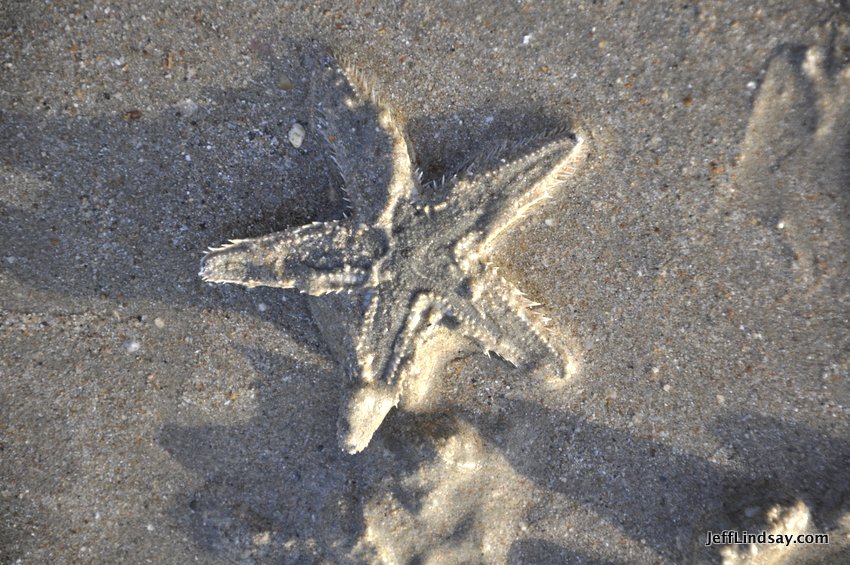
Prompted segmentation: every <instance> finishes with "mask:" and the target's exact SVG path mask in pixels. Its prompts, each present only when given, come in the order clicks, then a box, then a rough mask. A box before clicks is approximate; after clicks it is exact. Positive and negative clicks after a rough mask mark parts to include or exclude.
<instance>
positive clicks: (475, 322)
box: [449, 266, 570, 376]
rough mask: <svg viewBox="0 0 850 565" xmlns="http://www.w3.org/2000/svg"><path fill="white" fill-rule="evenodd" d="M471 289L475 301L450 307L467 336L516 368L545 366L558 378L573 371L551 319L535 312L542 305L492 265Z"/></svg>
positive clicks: (483, 271) (477, 277)
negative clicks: (570, 369) (528, 296)
mask: <svg viewBox="0 0 850 565" xmlns="http://www.w3.org/2000/svg"><path fill="white" fill-rule="evenodd" d="M470 287H471V291H472V300H471V301H458V302H459V304H455V303H450V305H449V306H450V308H451V310H452V314H454V315H455V316H456V317H457V318H458V320H459V321H460V323H461V326H462V331H463V333H464V334H466V335H467V336H469V337H471V338H473V339H475V340H476V341H478V342H479V343H481V345H482V346H483V347H484V348H485V349H486V350H488V351H493V352H495V353H497V354H498V355H499V356H501V357H503V358H504V359H506V360H507V361H509V362H510V363H511V364H513V365H515V366H542V365H545V366H547V367H549V368H551V369H552V370H554V371H555V373H556V374H557V376H563V375H564V373H565V372H569V370H568V367H569V365H570V361H569V356H568V355H567V354H566V353H565V352H564V351H562V350H561V348H560V344H559V343H558V340H557V339H556V336H555V335H554V334H553V332H552V330H551V329H550V328H549V327H548V325H547V324H548V322H549V320H548V318H545V317H544V316H541V315H540V313H538V312H537V311H536V310H535V307H537V306H539V304H537V303H535V302H532V301H531V300H529V299H528V298H526V296H525V294H524V293H522V292H521V291H520V290H518V289H517V288H516V287H515V286H513V285H512V284H511V283H509V282H508V281H506V280H505V279H504V278H502V277H501V276H500V275H499V274H498V271H497V269H496V268H495V267H492V266H488V267H486V268H484V269H482V271H481V273H480V274H479V275H478V276H476V277H474V279H473V280H472V281H471V284H470ZM470 302H471V305H472V306H474V307H470ZM476 316H477V318H476Z"/></svg>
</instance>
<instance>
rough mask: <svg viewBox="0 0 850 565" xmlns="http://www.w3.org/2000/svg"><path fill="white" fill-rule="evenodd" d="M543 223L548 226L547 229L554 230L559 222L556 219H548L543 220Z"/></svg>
mask: <svg viewBox="0 0 850 565" xmlns="http://www.w3.org/2000/svg"><path fill="white" fill-rule="evenodd" d="M543 223H544V224H546V226H547V227H550V228H554V227H555V225H556V224H557V223H558V222H556V221H555V218H546V219H545V220H543Z"/></svg>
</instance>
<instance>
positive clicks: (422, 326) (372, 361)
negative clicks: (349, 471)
mask: <svg viewBox="0 0 850 565" xmlns="http://www.w3.org/2000/svg"><path fill="white" fill-rule="evenodd" d="M381 290H382V291H381V293H379V294H376V295H375V296H373V297H372V301H371V302H370V304H369V307H368V308H367V310H366V315H365V319H364V322H363V331H362V333H361V336H360V339H359V340H358V343H357V347H356V353H357V359H358V365H359V368H360V373H361V374H360V383H359V386H358V387H357V388H356V390H355V391H354V393H353V394H352V396H351V398H350V399H349V400H348V404H347V407H346V409H345V410H344V411H343V416H342V418H341V420H340V440H341V443H342V445H343V447H344V449H345V450H346V451H348V452H349V453H358V452H360V451H362V450H363V449H364V448H365V447H366V446H367V445H369V441H370V440H371V439H372V436H373V435H374V433H375V431H376V430H377V429H378V427H379V426H380V425H381V423H382V422H383V421H384V418H385V417H386V415H387V413H388V412H389V411H390V410H391V409H392V408H393V407H394V406H396V405H397V404H398V402H399V398H400V397H401V392H402V386H403V384H404V380H403V377H404V372H405V369H406V365H407V363H408V362H409V360H410V358H411V356H412V355H413V353H414V350H415V349H416V347H417V345H418V344H419V343H421V341H422V340H424V339H425V334H427V332H428V329H429V328H430V327H433V325H434V324H436V322H437V321H438V320H439V318H440V317H441V316H442V313H443V311H444V310H445V307H444V306H443V305H442V302H441V301H440V300H439V299H438V298H437V297H436V296H435V295H433V294H431V293H425V292H422V293H418V294H415V295H413V296H412V297H411V299H410V304H409V306H408V308H404V309H400V308H398V307H397V303H395V301H394V297H393V296H392V292H390V291H388V289H381ZM388 295H389V296H388Z"/></svg>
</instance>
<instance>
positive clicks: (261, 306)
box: [257, 302, 269, 312]
mask: <svg viewBox="0 0 850 565" xmlns="http://www.w3.org/2000/svg"><path fill="white" fill-rule="evenodd" d="M268 308H269V307H268V306H266V303H265V302H260V303H259V304H257V310H259V311H260V312H265V311H266V310H268Z"/></svg>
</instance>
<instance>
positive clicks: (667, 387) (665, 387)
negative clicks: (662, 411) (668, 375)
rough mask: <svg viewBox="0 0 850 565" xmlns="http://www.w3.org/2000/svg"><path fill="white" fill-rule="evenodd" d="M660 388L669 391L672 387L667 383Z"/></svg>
mask: <svg viewBox="0 0 850 565" xmlns="http://www.w3.org/2000/svg"><path fill="white" fill-rule="evenodd" d="M662 388H663V389H664V392H670V391H671V390H672V389H673V387H672V386H670V385H669V384H666V385H664V386H663V387H662Z"/></svg>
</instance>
